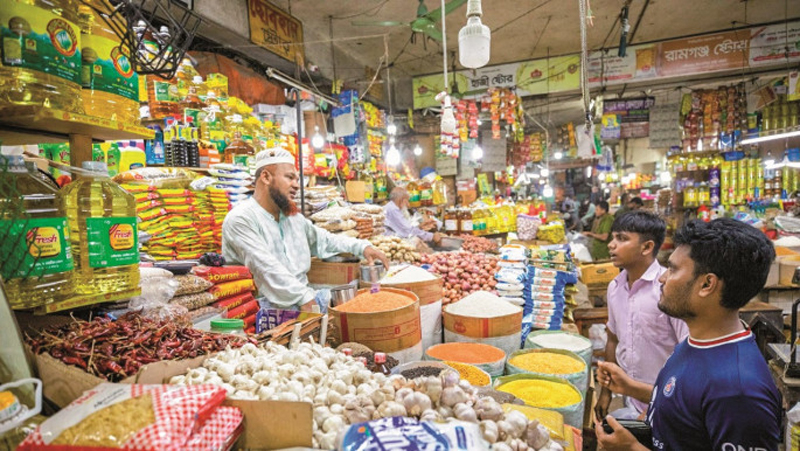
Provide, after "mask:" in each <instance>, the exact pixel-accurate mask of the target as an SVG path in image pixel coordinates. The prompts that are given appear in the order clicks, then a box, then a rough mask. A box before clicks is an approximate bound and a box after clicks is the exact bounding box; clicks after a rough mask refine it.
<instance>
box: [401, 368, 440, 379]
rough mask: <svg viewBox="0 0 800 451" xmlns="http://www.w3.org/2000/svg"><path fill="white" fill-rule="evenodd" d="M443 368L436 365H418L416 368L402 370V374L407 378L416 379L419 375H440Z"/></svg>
mask: <svg viewBox="0 0 800 451" xmlns="http://www.w3.org/2000/svg"><path fill="white" fill-rule="evenodd" d="M442 370H444V368H437V367H435V366H418V367H416V368H411V369H408V370H405V371H401V372H400V374H401V375H403V377H405V378H406V379H416V378H418V377H428V376H439V373H441V372H442Z"/></svg>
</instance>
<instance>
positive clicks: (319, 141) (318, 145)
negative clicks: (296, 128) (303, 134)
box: [311, 125, 325, 150]
mask: <svg viewBox="0 0 800 451" xmlns="http://www.w3.org/2000/svg"><path fill="white" fill-rule="evenodd" d="M311 147H313V148H315V149H317V150H319V149H322V148H323V147H325V138H323V137H322V135H321V134H320V133H319V127H317V126H316V125H315V126H314V136H312V137H311Z"/></svg>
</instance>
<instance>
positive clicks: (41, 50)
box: [0, 1, 81, 83]
mask: <svg viewBox="0 0 800 451" xmlns="http://www.w3.org/2000/svg"><path fill="white" fill-rule="evenodd" d="M3 3H4V4H3V7H2V8H0V35H2V40H3V42H2V56H3V58H2V60H0V65H2V66H9V67H24V68H26V69H32V70H36V71H40V72H44V73H46V74H50V75H53V76H56V77H61V78H64V79H66V80H69V81H71V82H73V83H80V80H81V52H80V43H81V41H80V37H81V33H80V29H79V28H78V27H77V26H76V25H75V24H73V23H72V22H70V21H68V20H65V19H63V18H62V17H61V16H58V15H56V14H53V13H52V12H50V11H48V10H46V9H43V8H39V7H36V6H32V5H26V4H24V3H22V2H16V1H11V2H8V1H7V2H3Z"/></svg>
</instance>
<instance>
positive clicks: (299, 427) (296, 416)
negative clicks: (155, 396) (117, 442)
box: [36, 355, 313, 449]
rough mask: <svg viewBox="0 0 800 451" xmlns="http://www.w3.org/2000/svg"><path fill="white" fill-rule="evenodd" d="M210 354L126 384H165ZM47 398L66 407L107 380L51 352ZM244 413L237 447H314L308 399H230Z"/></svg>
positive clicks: (44, 370)
mask: <svg viewBox="0 0 800 451" xmlns="http://www.w3.org/2000/svg"><path fill="white" fill-rule="evenodd" d="M206 357H207V356H203V357H198V358H196V359H191V360H181V361H164V362H157V363H153V364H150V365H147V366H145V367H142V370H141V371H139V373H138V374H137V375H136V376H133V377H129V378H127V379H125V380H124V381H122V383H128V384H132V383H138V384H163V383H167V382H169V380H170V379H171V378H172V377H174V376H178V375H181V374H185V373H186V372H187V371H188V370H190V369H192V368H197V367H199V366H200V365H202V363H203V361H205V359H206ZM36 364H37V366H38V368H39V377H40V378H41V379H42V384H43V385H44V387H43V388H44V394H45V397H47V398H48V399H50V400H51V401H53V402H54V403H56V405H58V406H59V407H64V406H66V405H67V404H69V403H70V402H72V401H74V400H75V399H76V398H77V397H78V396H80V395H81V394H82V393H83V392H84V391H86V390H88V389H91V388H94V387H95V386H97V385H98V384H100V383H101V382H106V381H104V380H102V379H100V378H98V377H95V376H92V375H90V374H88V373H86V372H84V371H82V370H80V369H78V368H75V367H71V366H68V365H64V364H63V363H61V362H60V361H58V360H56V359H54V358H52V357H50V356H49V355H39V356H36ZM225 405H228V406H234V407H238V408H239V409H241V410H242V413H243V414H244V432H243V433H242V436H241V437H240V438H239V441H238V442H237V445H236V449H281V448H289V447H293V446H300V447H308V448H310V447H311V445H312V444H311V436H312V428H313V413H312V412H313V406H312V405H311V404H310V403H306V402H289V401H240V400H226V401H225Z"/></svg>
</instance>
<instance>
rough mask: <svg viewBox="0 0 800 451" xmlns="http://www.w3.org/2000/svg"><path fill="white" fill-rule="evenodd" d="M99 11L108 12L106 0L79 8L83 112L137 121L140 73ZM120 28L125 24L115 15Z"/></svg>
mask: <svg viewBox="0 0 800 451" xmlns="http://www.w3.org/2000/svg"><path fill="white" fill-rule="evenodd" d="M98 11H100V12H105V13H108V14H110V13H111V12H112V11H113V10H112V7H111V5H110V4H109V3H108V2H107V0H86V3H85V4H84V5H82V6H81V7H80V12H81V19H82V23H81V31H82V32H83V34H82V35H81V60H82V66H81V86H82V87H83V90H82V94H83V107H84V109H85V110H86V114H88V115H90V116H98V117H105V118H109V119H111V120H113V121H118V122H123V123H126V124H135V123H138V122H139V77H138V76H137V75H136V72H135V71H134V70H133V64H132V63H131V60H130V50H129V49H128V48H127V47H124V46H123V45H122V42H121V40H120V38H119V37H118V36H117V35H116V34H114V31H112V29H111V27H110V26H109V25H108V23H107V22H106V20H105V19H104V18H102V17H100V15H99V14H98ZM115 20H117V21H118V22H119V23H118V24H117V26H118V27H119V28H120V29H125V28H126V27H127V25H126V24H125V21H124V20H122V19H115Z"/></svg>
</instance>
